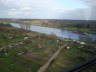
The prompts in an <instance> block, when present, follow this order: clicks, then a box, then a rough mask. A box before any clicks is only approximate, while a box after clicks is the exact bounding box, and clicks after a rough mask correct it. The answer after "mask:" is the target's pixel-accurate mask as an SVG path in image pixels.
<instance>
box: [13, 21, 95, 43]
mask: <svg viewBox="0 0 96 72" xmlns="http://www.w3.org/2000/svg"><path fill="white" fill-rule="evenodd" d="M11 25H12V26H14V27H18V28H22V29H26V30H32V31H36V32H39V33H45V34H53V35H56V36H58V37H62V38H69V39H74V40H79V41H84V42H88V43H89V42H90V43H92V42H95V43H96V34H88V33H83V32H78V31H71V30H64V29H57V28H48V27H41V26H33V25H30V24H16V23H11Z"/></svg>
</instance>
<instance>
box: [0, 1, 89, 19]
mask: <svg viewBox="0 0 96 72" xmlns="http://www.w3.org/2000/svg"><path fill="white" fill-rule="evenodd" d="M86 10H90V9H89V7H88V6H87V4H85V3H84V2H83V1H80V0H0V18H28V19H30V18H31V19H83V18H88V17H84V16H83V15H81V14H82V13H83V14H85V16H87V15H89V13H88V12H89V11H88V12H87V14H86V12H85V11H86ZM78 13H79V16H77V15H76V16H75V18H74V15H75V14H78ZM80 15H81V16H80ZM82 16H83V18H82Z"/></svg>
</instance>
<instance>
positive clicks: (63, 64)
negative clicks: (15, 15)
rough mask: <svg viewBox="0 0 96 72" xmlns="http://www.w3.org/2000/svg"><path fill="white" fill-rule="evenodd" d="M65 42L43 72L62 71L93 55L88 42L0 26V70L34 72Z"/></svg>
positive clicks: (92, 47) (1, 71) (0, 71)
mask: <svg viewBox="0 0 96 72" xmlns="http://www.w3.org/2000/svg"><path fill="white" fill-rule="evenodd" d="M65 44H68V46H67V48H65V49H63V50H62V51H61V52H60V54H59V55H58V57H57V58H56V59H55V60H54V61H53V62H52V64H51V66H50V67H49V68H48V69H47V70H46V72H61V71H63V70H67V69H70V68H71V67H74V66H75V65H78V64H81V63H84V62H86V61H87V60H89V59H91V58H93V57H95V54H92V53H90V52H89V51H87V50H89V49H92V50H94V49H95V47H94V46H92V45H91V44H84V45H82V44H80V43H77V42H76V41H73V40H69V39H63V38H58V37H56V36H54V35H45V34H40V33H37V32H33V31H27V30H23V29H18V28H13V27H12V26H10V25H8V24H7V25H3V24H1V25H0V49H2V48H4V49H2V50H1V51H0V72H37V70H38V69H39V68H40V67H41V66H42V65H44V64H45V63H46V62H47V61H48V60H49V59H50V57H51V56H52V55H53V54H54V53H55V52H56V51H57V49H58V48H59V47H61V46H63V45H65Z"/></svg>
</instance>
